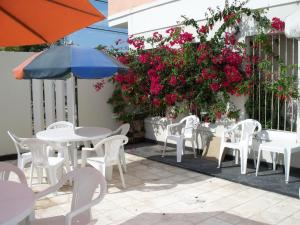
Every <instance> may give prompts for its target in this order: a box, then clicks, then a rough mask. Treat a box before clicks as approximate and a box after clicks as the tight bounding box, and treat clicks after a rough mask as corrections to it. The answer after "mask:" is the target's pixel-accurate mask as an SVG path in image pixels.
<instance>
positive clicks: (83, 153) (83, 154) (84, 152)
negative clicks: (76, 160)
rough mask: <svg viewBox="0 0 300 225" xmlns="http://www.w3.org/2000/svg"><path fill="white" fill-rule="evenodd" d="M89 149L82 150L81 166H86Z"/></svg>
mask: <svg viewBox="0 0 300 225" xmlns="http://www.w3.org/2000/svg"><path fill="white" fill-rule="evenodd" d="M86 159H87V151H83V150H82V151H81V167H86Z"/></svg>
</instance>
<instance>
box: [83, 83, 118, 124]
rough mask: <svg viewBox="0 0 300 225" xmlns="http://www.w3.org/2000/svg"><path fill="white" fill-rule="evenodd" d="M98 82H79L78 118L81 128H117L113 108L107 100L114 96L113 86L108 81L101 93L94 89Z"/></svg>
mask: <svg viewBox="0 0 300 225" xmlns="http://www.w3.org/2000/svg"><path fill="white" fill-rule="evenodd" d="M96 82H97V80H78V117H79V125H80V126H101V127H107V128H110V129H115V128H117V126H118V124H117V121H116V120H115V119H114V118H113V112H112V106H111V105H110V104H108V103H107V100H108V99H109V97H111V95H112V91H113V86H112V84H111V83H109V82H108V79H106V82H105V86H104V87H103V89H101V90H100V91H99V92H97V91H96V90H95V88H94V84H95V83H96Z"/></svg>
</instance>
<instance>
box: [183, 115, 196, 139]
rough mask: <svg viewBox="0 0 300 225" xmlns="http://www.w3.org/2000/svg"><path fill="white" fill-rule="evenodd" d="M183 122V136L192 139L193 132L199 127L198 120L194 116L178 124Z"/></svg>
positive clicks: (185, 118)
mask: <svg viewBox="0 0 300 225" xmlns="http://www.w3.org/2000/svg"><path fill="white" fill-rule="evenodd" d="M184 122H185V126H184V130H183V135H184V136H185V137H192V136H193V134H194V130H195V129H196V128H197V126H198V125H199V118H198V117H197V116H195V115H190V116H186V117H184V118H183V119H182V120H181V121H180V123H184Z"/></svg>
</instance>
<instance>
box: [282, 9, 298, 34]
mask: <svg viewBox="0 0 300 225" xmlns="http://www.w3.org/2000/svg"><path fill="white" fill-rule="evenodd" d="M299 21H300V10H297V11H296V12H294V13H293V14H292V15H290V16H288V17H287V18H286V20H285V30H284V33H285V35H286V36H287V37H288V38H297V37H298V38H299V37H300V23H299Z"/></svg>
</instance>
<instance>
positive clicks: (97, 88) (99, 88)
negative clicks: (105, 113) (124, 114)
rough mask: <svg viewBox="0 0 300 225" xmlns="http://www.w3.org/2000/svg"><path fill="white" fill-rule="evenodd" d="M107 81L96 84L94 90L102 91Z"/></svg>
mask: <svg viewBox="0 0 300 225" xmlns="http://www.w3.org/2000/svg"><path fill="white" fill-rule="evenodd" d="M104 84H105V80H100V81H98V82H97V83H96V84H94V88H95V90H96V91H101V89H102V88H103V87H104Z"/></svg>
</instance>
